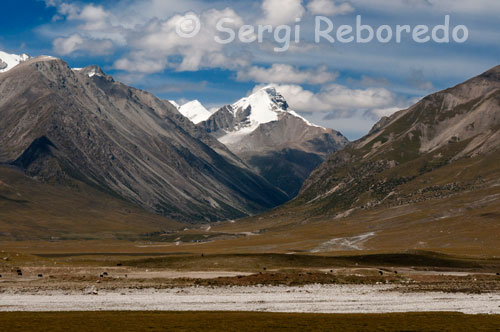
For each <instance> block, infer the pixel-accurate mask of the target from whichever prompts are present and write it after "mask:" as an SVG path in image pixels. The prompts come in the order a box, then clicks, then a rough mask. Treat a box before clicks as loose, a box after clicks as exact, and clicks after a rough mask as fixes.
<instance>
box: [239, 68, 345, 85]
mask: <svg viewBox="0 0 500 332" xmlns="http://www.w3.org/2000/svg"><path fill="white" fill-rule="evenodd" d="M337 77H338V73H336V72H331V71H329V70H328V67H326V66H320V67H318V68H316V69H309V70H307V69H306V70H300V69H297V68H294V67H293V66H290V65H286V64H274V65H272V66H271V67H269V68H263V67H257V66H253V67H251V68H248V69H246V70H241V71H238V74H237V80H239V81H254V82H257V83H286V84H292V83H294V84H325V83H327V82H332V81H335V80H336V79H337Z"/></svg>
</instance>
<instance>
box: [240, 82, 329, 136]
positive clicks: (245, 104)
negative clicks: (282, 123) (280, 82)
mask: <svg viewBox="0 0 500 332" xmlns="http://www.w3.org/2000/svg"><path fill="white" fill-rule="evenodd" d="M231 110H232V113H233V115H234V116H235V117H238V118H240V119H241V118H244V117H245V116H246V119H245V121H242V126H241V127H240V129H241V128H242V127H244V128H246V131H253V130H255V129H257V127H259V126H260V125H261V124H264V123H269V122H273V121H278V120H280V118H281V117H282V116H284V115H285V114H290V115H293V116H295V117H297V118H300V119H302V120H303V121H304V122H306V123H307V124H308V125H310V126H314V127H319V126H316V125H314V124H312V123H311V122H309V121H307V120H306V119H304V118H303V117H301V116H300V115H299V114H297V113H296V112H294V111H293V110H291V109H290V107H289V105H288V103H287V101H286V100H285V97H283V95H282V94H281V93H279V92H278V90H276V88H275V87H274V86H272V85H269V86H266V87H264V88H262V89H260V90H258V91H256V92H255V93H253V94H252V95H250V96H248V97H246V98H243V99H240V100H239V101H237V102H236V103H234V104H233V105H232V106H231ZM245 113H246V114H245Z"/></svg>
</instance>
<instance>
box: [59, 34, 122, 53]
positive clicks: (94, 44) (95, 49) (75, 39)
mask: <svg viewBox="0 0 500 332" xmlns="http://www.w3.org/2000/svg"><path fill="white" fill-rule="evenodd" d="M53 46H54V52H55V53H56V54H59V55H68V54H71V53H74V52H77V51H82V52H85V53H88V52H89V50H92V54H96V55H105V54H109V53H110V52H111V51H112V50H113V48H114V45H113V43H112V42H111V41H110V40H92V39H87V38H84V37H82V36H81V35H79V34H74V35H71V36H69V37H64V38H57V39H55V40H54V41H53Z"/></svg>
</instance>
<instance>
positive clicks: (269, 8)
mask: <svg viewBox="0 0 500 332" xmlns="http://www.w3.org/2000/svg"><path fill="white" fill-rule="evenodd" d="M262 12H263V14H264V17H263V18H262V19H261V20H260V21H259V23H260V24H264V25H273V26H277V25H281V24H289V23H293V22H295V20H296V19H297V18H302V16H303V15H304V13H305V9H304V7H303V6H302V0H264V1H263V2H262Z"/></svg>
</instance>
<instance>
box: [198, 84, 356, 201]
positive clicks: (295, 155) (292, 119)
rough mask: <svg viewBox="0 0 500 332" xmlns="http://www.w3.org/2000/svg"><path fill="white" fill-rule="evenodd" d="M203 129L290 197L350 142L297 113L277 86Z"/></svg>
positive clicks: (239, 104) (245, 100)
mask: <svg viewBox="0 0 500 332" xmlns="http://www.w3.org/2000/svg"><path fill="white" fill-rule="evenodd" d="M200 126H201V127H203V128H204V129H205V130H206V131H207V132H208V133H210V134H212V135H213V136H214V137H216V138H217V139H218V140H219V141H220V142H222V143H224V144H225V145H226V146H227V147H228V148H229V149H230V150H231V151H232V152H233V153H235V154H236V155H237V156H238V157H240V158H242V159H243V160H244V161H245V162H246V163H247V164H249V165H250V166H252V167H253V168H254V169H255V170H256V171H257V172H258V173H259V174H260V175H262V176H263V177H265V178H266V179H267V180H268V181H269V182H271V183H272V184H274V185H275V186H277V187H279V188H280V189H282V190H283V191H285V192H286V193H287V194H288V196H289V197H290V198H293V197H295V196H296V195H297V193H298V192H299V190H300V188H301V186H302V184H303V182H304V180H305V179H307V177H308V176H309V175H310V174H311V172H312V171H313V170H314V169H315V168H316V167H317V166H319V165H320V164H321V163H322V162H323V161H324V160H325V159H326V157H327V156H328V155H330V154H331V153H333V152H335V151H338V150H339V149H342V148H343V147H344V146H345V145H346V144H347V143H348V140H347V139H346V138H345V137H344V136H343V135H342V134H340V133H339V132H336V131H334V130H332V129H327V128H322V127H319V126H315V125H313V124H311V123H309V122H308V121H307V120H305V119H304V118H302V117H301V116H299V115H298V114H297V113H295V112H294V111H292V110H291V109H290V108H289V106H288V104H287V102H286V100H285V98H284V97H283V96H282V95H281V94H280V93H279V92H278V91H276V89H275V88H273V87H266V88H263V89H262V90H260V91H257V92H256V93H254V94H253V95H251V96H249V97H247V98H243V99H241V100H239V101H238V102H236V103H235V104H233V105H228V106H225V107H223V108H221V109H220V110H219V111H217V112H216V113H214V114H213V115H212V116H211V117H210V118H209V119H208V120H207V121H205V122H202V123H201V124H200Z"/></svg>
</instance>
